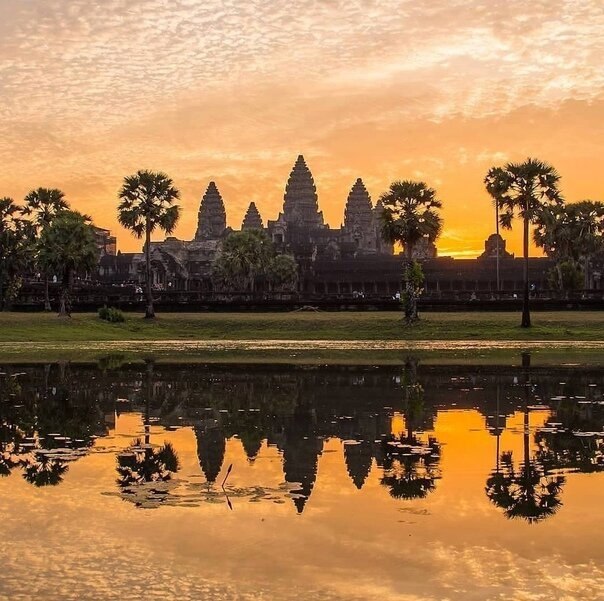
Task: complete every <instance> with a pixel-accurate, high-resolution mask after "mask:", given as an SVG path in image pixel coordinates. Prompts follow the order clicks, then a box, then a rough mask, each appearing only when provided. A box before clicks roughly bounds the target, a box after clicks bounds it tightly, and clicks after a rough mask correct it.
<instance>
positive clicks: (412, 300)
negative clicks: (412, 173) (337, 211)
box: [380, 180, 443, 323]
mask: <svg viewBox="0 0 604 601" xmlns="http://www.w3.org/2000/svg"><path fill="white" fill-rule="evenodd" d="M380 202H381V203H382V205H383V211H382V236H383V238H384V239H385V240H387V241H388V242H390V243H391V244H401V245H402V246H403V251H404V254H405V259H406V268H405V281H406V286H405V287H406V293H405V296H404V299H405V298H406V299H407V301H406V305H405V317H406V320H407V323H412V322H414V321H416V320H417V318H418V315H417V295H418V292H419V291H421V285H419V286H418V285H417V281H413V280H414V278H412V277H409V276H411V275H417V273H418V272H417V268H416V267H414V266H412V263H413V262H414V261H413V256H414V255H413V250H414V248H415V245H416V244H417V243H418V242H419V241H420V240H422V239H423V238H427V239H428V240H429V241H430V242H434V241H435V240H436V239H437V238H438V237H439V236H440V233H441V231H442V226H443V220H442V217H441V216H440V214H439V213H438V209H441V208H442V203H441V202H440V200H438V199H437V198H436V191H435V190H433V189H432V188H429V187H428V186H427V185H426V184H425V183H424V182H414V181H409V180H404V181H395V182H393V183H392V184H391V185H390V188H389V190H388V191H387V192H385V193H384V194H382V196H381V197H380ZM410 265H411V266H410ZM420 272H421V267H420ZM420 279H421V278H420Z"/></svg>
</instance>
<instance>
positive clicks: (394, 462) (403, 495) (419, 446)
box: [380, 358, 440, 499]
mask: <svg viewBox="0 0 604 601" xmlns="http://www.w3.org/2000/svg"><path fill="white" fill-rule="evenodd" d="M401 387H402V392H403V407H402V414H403V416H404V420H405V425H406V431H405V432H401V433H400V434H398V435H395V434H391V435H389V436H385V437H384V440H383V443H382V449H383V457H384V460H383V466H382V467H383V469H384V475H383V476H382V478H381V480H380V483H381V484H383V485H384V486H386V487H387V488H388V490H389V492H390V495H391V496H392V497H394V498H395V499H422V498H424V497H426V496H427V495H428V493H429V492H431V491H433V490H434V487H435V485H436V480H437V479H438V478H440V471H439V460H440V445H439V444H438V441H437V440H436V438H435V437H433V436H428V437H424V438H422V437H420V436H418V433H417V429H419V428H425V427H429V428H431V426H432V421H433V416H432V415H430V416H426V411H425V405H424V388H423V386H422V385H421V384H420V383H419V382H418V381H417V361H416V360H415V359H412V358H410V359H407V361H406V362H405V366H404V369H403V374H402V378H401ZM427 417H428V419H429V425H428V424H427V423H426V418H427Z"/></svg>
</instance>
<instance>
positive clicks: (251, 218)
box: [241, 202, 263, 230]
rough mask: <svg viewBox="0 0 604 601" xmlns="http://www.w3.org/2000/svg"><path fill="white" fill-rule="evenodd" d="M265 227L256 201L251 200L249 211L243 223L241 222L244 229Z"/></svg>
mask: <svg viewBox="0 0 604 601" xmlns="http://www.w3.org/2000/svg"><path fill="white" fill-rule="evenodd" d="M262 228H263V225H262V217H261V216H260V212H259V211H258V208H257V207H256V203H255V202H250V206H249V207H248V208H247V212H246V214H245V217H244V218H243V223H242V224H241V229H242V230H261V229H262Z"/></svg>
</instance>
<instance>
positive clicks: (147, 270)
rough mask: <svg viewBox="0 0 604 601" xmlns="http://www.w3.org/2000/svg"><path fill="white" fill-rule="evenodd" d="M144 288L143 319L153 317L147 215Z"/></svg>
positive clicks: (149, 232) (149, 233)
mask: <svg viewBox="0 0 604 601" xmlns="http://www.w3.org/2000/svg"><path fill="white" fill-rule="evenodd" d="M145 288H146V292H147V309H146V310H145V319H153V318H154V317H155V311H154V310H153V290H151V226H150V223H149V216H147V223H146V224H145Z"/></svg>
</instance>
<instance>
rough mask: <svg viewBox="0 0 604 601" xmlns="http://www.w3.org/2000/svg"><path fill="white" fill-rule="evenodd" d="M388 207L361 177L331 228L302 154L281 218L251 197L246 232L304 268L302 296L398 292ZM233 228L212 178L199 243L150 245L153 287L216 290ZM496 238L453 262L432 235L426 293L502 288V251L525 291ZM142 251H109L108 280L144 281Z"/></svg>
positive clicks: (535, 268)
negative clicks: (385, 220)
mask: <svg viewBox="0 0 604 601" xmlns="http://www.w3.org/2000/svg"><path fill="white" fill-rule="evenodd" d="M381 210H382V207H381V204H380V202H379V201H378V202H377V203H376V204H375V205H374V204H373V203H372V200H371V197H370V195H369V193H368V191H367V188H366V187H365V185H364V183H363V181H362V179H360V178H359V179H357V180H356V181H355V182H354V183H353V185H352V187H351V189H350V192H349V194H348V197H347V199H346V203H345V208H344V216H343V223H342V224H341V226H340V227H339V228H332V227H330V226H329V225H327V224H326V223H325V220H324V218H323V213H322V212H321V211H320V208H319V197H318V194H317V188H316V186H315V182H314V179H313V176H312V173H311V171H310V169H309V168H308V165H307V164H306V161H305V160H304V157H303V156H302V155H300V156H299V157H298V158H297V159H296V162H295V164H294V166H293V169H292V170H291V173H290V175H289V178H288V180H287V183H286V185H285V193H284V196H283V209H282V211H281V212H280V213H279V214H278V216H277V218H276V219H272V220H271V219H268V220H266V221H265V220H264V218H263V216H262V214H261V213H260V211H259V209H258V207H257V206H256V204H255V203H254V202H251V203H250V205H249V207H248V209H247V211H246V214H245V217H244V219H243V223H242V224H241V229H242V230H246V229H258V230H263V231H264V232H266V234H267V235H268V236H269V237H270V239H271V240H272V241H273V243H274V245H275V247H276V248H277V250H278V252H283V253H289V254H291V255H293V256H294V257H295V259H296V261H297V263H298V267H299V292H300V293H301V294H302V295H307V296H313V295H319V296H320V295H333V294H337V295H342V294H344V295H346V294H354V293H362V294H363V295H381V296H387V295H393V294H395V293H396V292H399V291H400V289H401V279H402V261H401V257H400V256H398V255H395V254H394V252H393V247H392V245H390V244H388V243H386V242H384V240H383V239H382V236H381V231H380V230H381V223H380V214H381ZM233 231H234V230H233V229H232V228H230V227H228V226H227V212H226V207H225V202H224V199H223V198H222V195H221V194H220V191H219V189H218V186H217V185H216V183H215V182H210V183H209V185H208V187H207V189H206V191H205V193H204V195H203V197H202V199H201V203H200V206H199V212H198V219H197V230H196V232H195V237H194V239H193V240H190V241H185V240H178V239H177V238H174V237H168V238H166V240H164V241H163V242H152V243H151V262H152V268H153V281H154V285H155V286H156V287H157V288H159V289H163V290H174V291H199V292H211V291H212V280H211V272H212V263H213V261H214V260H215V258H216V257H217V256H218V255H219V253H220V252H221V248H222V243H223V241H224V240H225V238H226V237H227V236H229V235H230V234H231V233H232V232H233ZM499 240H500V244H499V245H497V244H496V237H495V236H491V237H490V238H489V240H487V242H486V243H485V253H483V255H482V256H481V257H479V258H478V259H465V260H464V259H452V258H451V257H442V258H441V257H439V258H437V256H436V254H437V253H436V247H435V246H434V244H433V243H432V242H430V241H429V240H427V239H426V240H424V241H421V242H420V243H419V244H417V246H416V248H415V249H414V255H415V258H416V259H418V260H421V261H422V263H423V266H424V272H425V274H426V291H427V292H436V293H440V292H445V293H447V292H450V291H454V290H464V291H465V290H472V291H480V290H482V291H485V292H486V291H489V290H491V291H492V290H494V289H495V284H494V280H495V276H494V273H495V270H494V265H495V261H496V256H497V252H499V256H500V263H501V267H500V268H501V277H502V281H504V282H505V283H506V287H507V288H508V289H511V288H521V282H522V266H521V264H520V263H519V261H520V259H514V257H513V255H510V254H509V253H508V252H507V251H506V250H505V241H504V240H503V239H502V238H499ZM544 261H545V262H547V261H548V260H547V259H540V258H537V259H531V267H530V269H531V272H533V273H534V274H535V275H534V278H535V281H537V282H538V285H539V286H543V285H545V282H544V279H545V275H544V274H545V271H546V270H545V268H546V267H547V266H546V265H545V264H544ZM143 262H144V256H143V254H142V253H123V254H121V253H118V254H117V255H115V254H104V255H103V256H102V257H101V262H100V266H99V276H100V279H101V280H103V281H105V282H111V283H119V282H136V281H142V264H143Z"/></svg>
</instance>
